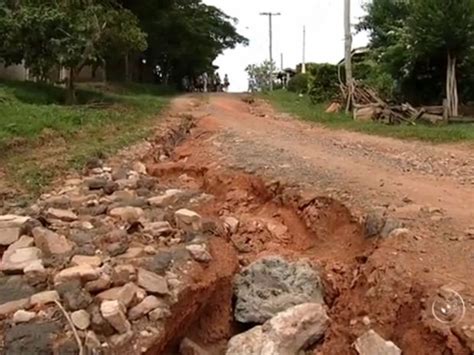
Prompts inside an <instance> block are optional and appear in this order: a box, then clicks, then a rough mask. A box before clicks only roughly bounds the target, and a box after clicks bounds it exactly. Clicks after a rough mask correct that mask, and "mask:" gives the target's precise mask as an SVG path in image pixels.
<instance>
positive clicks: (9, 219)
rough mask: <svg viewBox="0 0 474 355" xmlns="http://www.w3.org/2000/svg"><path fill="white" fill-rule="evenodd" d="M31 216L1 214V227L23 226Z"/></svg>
mask: <svg viewBox="0 0 474 355" xmlns="http://www.w3.org/2000/svg"><path fill="white" fill-rule="evenodd" d="M29 219H30V217H25V216H17V215H14V214H7V215H3V216H0V228H14V227H21V226H22V225H23V224H24V223H25V222H26V221H28V220H29Z"/></svg>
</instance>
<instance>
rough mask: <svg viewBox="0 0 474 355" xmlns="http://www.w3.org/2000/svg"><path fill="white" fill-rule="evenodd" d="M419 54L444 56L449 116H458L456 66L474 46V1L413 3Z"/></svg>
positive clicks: (413, 39) (414, 40) (412, 23)
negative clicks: (442, 54) (439, 54)
mask: <svg viewBox="0 0 474 355" xmlns="http://www.w3.org/2000/svg"><path fill="white" fill-rule="evenodd" d="M408 29H409V33H410V38H411V43H412V45H413V48H414V50H415V51H416V52H417V54H418V55H421V56H423V55H427V56H431V55H436V54H438V53H444V55H445V57H446V98H447V105H448V114H449V115H450V116H457V115H458V114H459V99H458V84H457V77H456V69H457V63H458V62H459V61H462V60H463V59H464V58H465V56H466V54H467V53H468V52H469V50H470V49H471V47H472V46H473V45H474V0H412V1H411V14H410V17H409V21H408Z"/></svg>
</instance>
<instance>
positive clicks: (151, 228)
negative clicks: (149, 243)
mask: <svg viewBox="0 0 474 355" xmlns="http://www.w3.org/2000/svg"><path fill="white" fill-rule="evenodd" d="M172 231H173V228H172V227H171V225H170V224H169V222H165V221H163V222H152V223H147V224H145V226H144V232H145V233H148V234H151V235H152V236H153V237H160V236H162V235H164V234H169V233H170V232H172Z"/></svg>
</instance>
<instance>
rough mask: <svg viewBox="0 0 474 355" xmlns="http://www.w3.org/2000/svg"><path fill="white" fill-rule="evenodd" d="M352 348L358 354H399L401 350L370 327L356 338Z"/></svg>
mask: <svg viewBox="0 0 474 355" xmlns="http://www.w3.org/2000/svg"><path fill="white" fill-rule="evenodd" d="M354 348H355V349H356V350H357V352H358V353H359V354H360V355H401V353H402V351H401V350H400V349H399V348H398V347H397V346H396V345H395V344H394V343H392V342H391V341H385V339H384V338H382V337H381V336H380V335H378V334H377V333H376V332H374V331H373V330H372V329H371V330H369V331H367V332H366V333H364V334H363V335H362V336H360V337H359V338H357V340H356V341H355V342H354Z"/></svg>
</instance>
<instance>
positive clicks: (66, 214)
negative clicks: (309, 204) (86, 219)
mask: <svg viewBox="0 0 474 355" xmlns="http://www.w3.org/2000/svg"><path fill="white" fill-rule="evenodd" d="M47 216H48V217H49V218H53V219H59V220H61V221H64V222H73V221H75V220H77V214H75V213H74V212H72V211H69V210H61V209H58V208H49V209H48V211H47Z"/></svg>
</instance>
